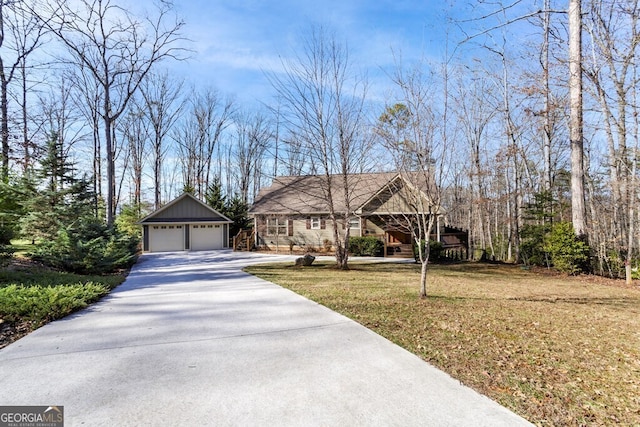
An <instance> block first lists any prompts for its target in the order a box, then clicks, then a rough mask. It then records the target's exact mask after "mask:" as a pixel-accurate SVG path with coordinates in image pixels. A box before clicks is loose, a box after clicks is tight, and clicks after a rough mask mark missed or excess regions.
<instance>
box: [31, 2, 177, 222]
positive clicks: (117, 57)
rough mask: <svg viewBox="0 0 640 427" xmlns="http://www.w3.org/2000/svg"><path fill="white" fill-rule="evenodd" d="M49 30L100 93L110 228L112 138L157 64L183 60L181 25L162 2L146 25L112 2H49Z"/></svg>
mask: <svg viewBox="0 0 640 427" xmlns="http://www.w3.org/2000/svg"><path fill="white" fill-rule="evenodd" d="M41 11H45V12H44V13H45V16H49V17H51V18H50V19H44V17H43V19H42V22H43V23H44V24H45V26H46V28H47V29H48V30H49V31H51V32H52V33H53V34H54V35H55V36H57V38H58V39H59V40H60V41H61V42H62V43H63V45H64V46H65V47H66V48H67V51H68V52H69V58H68V61H71V62H72V63H74V64H76V65H78V66H80V67H84V68H85V69H86V70H87V72H88V73H89V74H90V75H91V77H92V78H93V79H95V81H96V82H97V83H98V85H99V87H100V89H101V92H100V96H101V97H102V98H101V104H102V105H101V109H100V117H101V119H102V122H103V131H104V141H105V150H106V164H107V165H106V166H107V224H108V225H109V226H111V225H113V221H114V215H115V209H116V171H115V151H116V150H115V147H114V142H113V134H114V129H115V125H116V122H117V120H118V118H119V117H120V116H121V115H122V114H123V112H124V111H125V109H126V108H127V106H128V104H129V101H130V100H131V97H132V96H133V94H134V93H135V92H136V91H137V90H138V89H139V87H140V85H141V83H142V82H143V81H144V79H145V78H146V77H147V75H148V74H149V73H150V71H151V69H152V68H153V66H154V65H156V64H157V63H158V62H160V61H162V60H165V59H169V58H172V59H179V58H180V57H181V55H182V53H183V49H182V48H181V47H180V45H179V43H178V42H179V41H180V40H181V36H180V30H181V29H182V27H183V22H181V21H179V20H177V19H174V20H172V14H171V4H170V3H169V2H166V1H165V2H161V3H158V8H157V10H156V15H155V16H151V17H146V18H144V19H143V20H139V19H138V18H136V17H134V16H132V15H131V14H130V13H129V12H128V11H127V10H126V9H125V8H123V7H121V6H119V5H117V4H116V3H114V2H113V1H111V0H80V1H79V2H73V3H70V2H67V1H65V0H55V1H51V2H49V3H47V4H46V6H43V7H42V8H40V9H39V10H38V12H39V13H40V12H41Z"/></svg>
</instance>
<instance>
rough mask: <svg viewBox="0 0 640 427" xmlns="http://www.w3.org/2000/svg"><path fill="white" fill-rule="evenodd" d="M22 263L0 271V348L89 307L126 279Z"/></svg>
mask: <svg viewBox="0 0 640 427" xmlns="http://www.w3.org/2000/svg"><path fill="white" fill-rule="evenodd" d="M21 262H24V261H20V260H16V261H15V262H13V263H12V264H11V266H10V267H9V268H2V269H0V348H2V347H4V346H6V345H8V344H10V343H11V342H13V341H15V340H16V339H18V338H20V337H22V336H24V335H25V334H27V333H29V332H31V331H32V330H34V329H37V328H39V327H40V326H42V325H44V324H45V323H47V322H50V321H52V320H56V319H60V318H62V317H65V316H67V315H68V314H70V313H73V312H74V311H77V310H80V309H82V308H85V307H87V306H88V305H89V304H91V303H93V302H95V301H97V300H99V299H100V298H102V297H103V296H104V295H106V294H107V293H109V291H110V290H111V289H113V288H114V287H116V286H117V285H119V284H120V283H122V282H123V281H124V279H125V276H124V275H106V276H83V275H78V274H70V273H61V272H55V271H50V270H46V269H41V268H37V267H34V266H32V265H29V264H28V263H27V264H26V265H24V266H22V265H21Z"/></svg>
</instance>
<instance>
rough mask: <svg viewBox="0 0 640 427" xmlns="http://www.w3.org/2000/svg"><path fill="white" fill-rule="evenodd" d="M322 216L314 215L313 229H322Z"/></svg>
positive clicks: (312, 220)
mask: <svg viewBox="0 0 640 427" xmlns="http://www.w3.org/2000/svg"><path fill="white" fill-rule="evenodd" d="M320 224H321V221H320V218H319V217H312V218H311V229H312V230H320Z"/></svg>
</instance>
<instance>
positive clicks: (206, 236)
mask: <svg viewBox="0 0 640 427" xmlns="http://www.w3.org/2000/svg"><path fill="white" fill-rule="evenodd" d="M222 227H223V226H222V225H213V224H203V225H192V226H191V230H189V234H190V237H191V250H192V251H208V250H211V249H222V247H223V239H224V236H223V233H222Z"/></svg>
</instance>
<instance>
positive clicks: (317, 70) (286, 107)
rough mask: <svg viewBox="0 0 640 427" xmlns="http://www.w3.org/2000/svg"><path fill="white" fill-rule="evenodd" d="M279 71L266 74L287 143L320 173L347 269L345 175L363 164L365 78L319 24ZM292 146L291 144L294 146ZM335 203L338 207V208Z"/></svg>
mask: <svg viewBox="0 0 640 427" xmlns="http://www.w3.org/2000/svg"><path fill="white" fill-rule="evenodd" d="M282 66H283V73H282V74H280V75H277V74H275V73H273V74H270V75H269V79H270V81H271V83H272V85H273V87H274V88H275V90H276V92H277V94H278V96H279V98H280V100H281V102H282V105H283V111H282V114H283V117H284V118H285V124H284V125H285V126H286V127H287V128H288V129H289V132H290V135H291V136H292V137H293V138H295V142H294V144H293V145H290V148H292V149H295V150H300V151H301V153H303V155H304V156H306V159H307V160H308V161H307V165H306V166H307V168H308V171H309V172H310V173H312V174H314V175H318V176H319V177H321V181H320V182H321V184H320V185H321V187H322V188H321V191H322V194H323V198H324V201H325V202H326V204H327V209H328V211H329V212H328V216H329V219H330V221H331V224H332V227H333V229H332V230H333V248H334V251H335V256H336V264H337V266H338V268H341V269H346V268H348V259H349V253H348V245H349V236H350V230H349V227H348V222H349V218H350V217H351V215H352V214H353V209H354V208H355V206H352V205H351V200H352V198H353V184H354V181H355V180H349V179H348V178H349V176H350V175H352V174H354V173H355V172H357V171H360V170H362V167H363V165H366V163H367V154H368V153H369V147H368V146H369V144H370V140H369V139H367V134H366V132H365V131H364V124H365V108H364V101H365V95H366V88H367V85H366V82H365V81H364V80H363V79H361V78H359V77H358V76H356V75H354V74H353V71H352V67H353V64H352V62H351V60H350V57H349V51H348V48H347V46H346V45H344V44H342V43H339V42H338V41H337V40H336V37H335V36H334V35H331V34H329V33H328V32H327V30H326V29H324V28H322V27H314V28H313V29H312V30H311V31H310V33H309V34H308V36H307V37H306V38H305V39H304V47H303V50H302V52H300V53H299V54H298V55H296V56H295V57H294V58H292V59H290V60H283V64H282ZM294 147H295V148H294ZM336 206H342V207H343V208H342V209H340V210H337V209H336Z"/></svg>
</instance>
